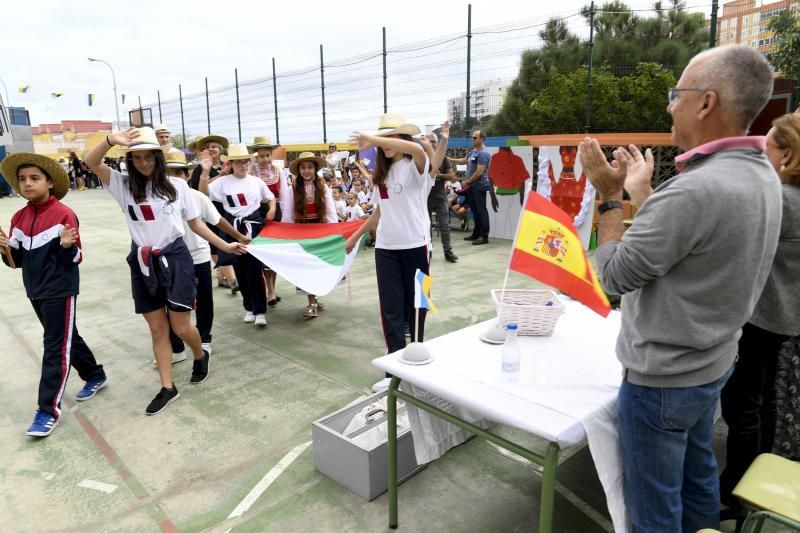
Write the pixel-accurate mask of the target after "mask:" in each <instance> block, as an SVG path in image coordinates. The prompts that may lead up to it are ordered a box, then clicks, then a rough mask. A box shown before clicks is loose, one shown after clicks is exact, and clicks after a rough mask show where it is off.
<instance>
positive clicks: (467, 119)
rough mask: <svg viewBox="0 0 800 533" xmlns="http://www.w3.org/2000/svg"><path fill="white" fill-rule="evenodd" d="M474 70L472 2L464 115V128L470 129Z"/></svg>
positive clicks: (468, 13)
mask: <svg viewBox="0 0 800 533" xmlns="http://www.w3.org/2000/svg"><path fill="white" fill-rule="evenodd" d="M471 70H472V4H467V101H466V108H467V109H466V112H465V113H466V114H465V115H464V129H465V130H467V131H469V129H470V126H471V125H470V122H472V119H471V117H470V115H471V110H470V103H471V101H472V95H471V94H470V93H471V88H470V71H471Z"/></svg>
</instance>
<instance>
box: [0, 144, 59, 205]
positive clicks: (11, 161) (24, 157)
mask: <svg viewBox="0 0 800 533" xmlns="http://www.w3.org/2000/svg"><path fill="white" fill-rule="evenodd" d="M22 165H36V166H37V167H39V168H41V169H43V170H44V171H45V172H47V173H48V174H49V175H50V178H51V179H52V180H53V188H52V190H51V194H52V195H53V196H55V197H56V198H58V199H59V200H61V199H62V198H64V196H66V195H67V192H69V176H67V173H66V172H65V171H64V167H62V166H61V164H60V163H59V162H58V161H55V160H53V159H50V158H49V157H47V156H44V155H39V154H32V153H30V152H17V153H15V154H10V155H8V156H7V157H6V158H5V159H3V161H2V163H0V172H2V173H3V177H4V178H5V179H6V181H7V182H8V184H9V185H11V186H12V187H13V188H14V190H15V191H17V192H18V193H20V194H22V192H21V191H20V189H19V181H18V180H17V169H18V168H19V167H21V166H22Z"/></svg>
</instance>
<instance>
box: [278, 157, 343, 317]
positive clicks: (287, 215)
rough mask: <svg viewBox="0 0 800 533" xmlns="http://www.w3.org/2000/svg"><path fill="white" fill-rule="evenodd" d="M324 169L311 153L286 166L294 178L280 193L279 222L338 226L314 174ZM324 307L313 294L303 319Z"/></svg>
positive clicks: (324, 188)
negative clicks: (280, 210)
mask: <svg viewBox="0 0 800 533" xmlns="http://www.w3.org/2000/svg"><path fill="white" fill-rule="evenodd" d="M324 165H325V160H324V159H322V158H321V157H316V156H314V154H313V153H311V152H303V153H301V154H300V156H299V157H298V158H297V159H295V160H294V161H292V163H291V164H290V165H289V171H290V172H291V173H292V175H294V176H295V179H294V180H293V182H292V183H293V185H292V187H285V189H284V190H282V191H281V204H282V206H281V209H282V211H283V222H294V223H301V224H302V223H310V222H311V223H313V222H316V223H319V222H338V221H339V218H338V217H337V216H336V205H335V204H334V202H333V194H332V193H331V190H330V188H329V187H328V186H327V185H325V181H324V180H323V179H322V178H320V177H319V175H318V174H317V172H319V169H320V168H322V167H323V166H324ZM324 310H325V305H324V304H323V303H322V302H320V301H319V300H318V299H317V297H316V296H315V295H313V294H309V295H308V305H307V306H306V308H305V309H304V310H303V314H302V316H303V318H314V317H316V316H317V313H318V312H319V311H324Z"/></svg>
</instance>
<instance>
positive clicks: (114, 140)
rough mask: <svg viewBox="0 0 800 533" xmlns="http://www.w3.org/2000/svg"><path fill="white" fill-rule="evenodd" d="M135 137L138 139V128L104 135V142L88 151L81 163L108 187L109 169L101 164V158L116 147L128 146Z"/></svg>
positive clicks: (109, 179)
mask: <svg viewBox="0 0 800 533" xmlns="http://www.w3.org/2000/svg"><path fill="white" fill-rule="evenodd" d="M137 137H139V129H138V128H128V129H127V130H123V131H115V132H114V133H112V134H110V135H106V140H104V141H100V142H99V143H97V144H96V145H95V147H94V148H92V149H91V150H89V153H88V154H86V157H85V158H84V159H83V162H84V163H86V166H87V167H89V168H90V169H91V170H92V172H94V173H95V174H97V176H98V177H99V178H100V181H102V182H103V185H105V186H106V187H108V184H109V182H110V181H111V167H109V166H108V165H106V164H105V163H103V157H105V155H106V152H108V151H109V150H110V149H111V148H113V147H114V146H116V145H120V146H130V145H131V144H133V142H134V140H135V139H136V138H137Z"/></svg>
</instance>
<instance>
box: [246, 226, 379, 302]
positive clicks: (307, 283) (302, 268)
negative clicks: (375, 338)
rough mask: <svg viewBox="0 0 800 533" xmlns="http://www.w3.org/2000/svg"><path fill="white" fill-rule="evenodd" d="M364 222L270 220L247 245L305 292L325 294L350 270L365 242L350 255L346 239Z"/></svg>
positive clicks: (248, 248) (273, 268)
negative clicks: (305, 222)
mask: <svg viewBox="0 0 800 533" xmlns="http://www.w3.org/2000/svg"><path fill="white" fill-rule="evenodd" d="M363 223H364V221H363V220H354V221H352V222H340V223H327V224H288V223H282V222H269V223H267V225H266V226H264V229H262V230H261V233H259V234H258V237H256V238H255V239H253V240H252V241H251V242H250V244H248V245H247V251H248V253H250V254H251V255H252V256H253V257H255V258H256V259H258V260H259V261H261V262H262V263H264V264H265V265H267V266H268V267H269V268H271V269H272V270H274V271H275V272H276V273H277V274H278V275H279V276H281V277H282V278H284V279H286V280H287V281H289V282H290V283H292V284H293V285H295V286H297V287H299V288H300V289H302V290H304V291H305V292H307V293H309V294H315V295H317V296H325V295H326V294H328V293H329V292H331V291H332V290H333V289H335V288H336V286H337V285H338V284H339V282H340V281H341V280H342V278H344V276H345V274H347V271H348V270H350V265H352V264H353V260H354V259H355V258H356V254H358V248H359V245H360V244H361V242H360V241H359V242H358V243H357V244H356V246H355V247H354V248H353V251H352V252H350V253H349V254H347V253H345V251H344V242H345V240H346V239H347V238H348V237H350V236H351V235H352V234H353V233H355V232H356V231H357V230H358V228H359V227H361V224H363Z"/></svg>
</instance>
